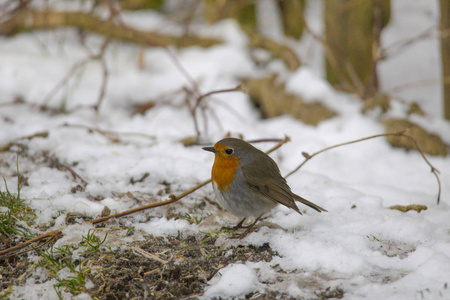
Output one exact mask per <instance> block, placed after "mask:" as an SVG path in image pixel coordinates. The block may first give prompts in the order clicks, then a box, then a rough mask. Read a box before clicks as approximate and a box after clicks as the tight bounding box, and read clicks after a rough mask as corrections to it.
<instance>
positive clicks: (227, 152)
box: [225, 148, 233, 155]
mask: <svg viewBox="0 0 450 300" xmlns="http://www.w3.org/2000/svg"><path fill="white" fill-rule="evenodd" d="M225 153H226V154H228V155H231V154H233V149H231V148H230V149H227V150H225Z"/></svg>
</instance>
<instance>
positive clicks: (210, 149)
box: [202, 147, 217, 153]
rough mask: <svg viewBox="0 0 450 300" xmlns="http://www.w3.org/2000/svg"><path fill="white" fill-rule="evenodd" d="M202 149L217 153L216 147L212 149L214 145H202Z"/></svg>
mask: <svg viewBox="0 0 450 300" xmlns="http://www.w3.org/2000/svg"><path fill="white" fill-rule="evenodd" d="M202 149H203V150H205V151H210V152H213V153H217V151H216V149H214V147H203V148H202Z"/></svg>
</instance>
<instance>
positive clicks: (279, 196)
mask: <svg viewBox="0 0 450 300" xmlns="http://www.w3.org/2000/svg"><path fill="white" fill-rule="evenodd" d="M268 170H271V169H270V168H265V169H263V168H261V167H259V168H258V167H256V169H255V167H254V166H252V172H248V169H246V167H245V166H244V167H242V173H243V175H244V179H245V181H246V182H247V183H248V185H249V186H250V188H251V189H253V190H254V191H256V192H259V193H261V194H262V195H264V196H266V197H268V198H270V199H272V200H273V201H275V202H278V203H280V204H283V205H284V206H287V207H289V208H292V209H293V210H295V211H296V212H298V213H299V214H301V212H300V210H299V209H298V207H297V205H296V204H295V201H294V194H293V193H292V191H291V189H290V188H289V186H288V184H287V183H286V180H285V179H284V178H283V177H282V176H281V175H280V174H279V172H278V168H277V169H276V173H275V172H271V171H268Z"/></svg>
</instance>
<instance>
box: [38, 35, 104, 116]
mask: <svg viewBox="0 0 450 300" xmlns="http://www.w3.org/2000/svg"><path fill="white" fill-rule="evenodd" d="M109 41H110V40H109V38H107V39H105V40H104V41H103V44H102V45H101V47H100V50H99V52H98V53H94V54H91V55H89V56H88V57H86V58H84V59H82V60H80V61H78V62H76V63H75V64H74V65H73V66H72V68H70V70H69V72H67V74H66V76H64V78H63V79H62V80H61V81H60V82H59V83H58V84H57V85H56V86H55V87H54V88H53V89H52V90H51V91H50V92H49V93H48V94H47V95H46V96H45V98H44V100H43V101H42V103H43V104H42V105H41V109H43V110H45V109H46V108H47V104H48V102H49V101H50V100H51V99H52V98H53V97H54V96H55V95H56V93H57V92H58V91H59V90H60V89H61V88H62V87H63V86H64V85H65V84H66V83H67V82H68V81H69V79H70V78H71V77H72V76H73V75H74V74H75V73H76V72H77V71H78V69H80V68H81V67H83V66H84V65H86V64H87V63H89V62H90V61H95V60H97V61H100V64H101V66H102V70H103V79H102V83H101V86H100V95H99V98H98V100H97V103H96V104H95V105H94V108H95V110H96V111H98V108H99V106H100V104H101V101H102V99H103V97H104V94H105V89H106V80H107V77H108V70H107V68H106V64H105V61H104V60H103V54H104V53H105V50H106V48H107V46H108V44H109Z"/></svg>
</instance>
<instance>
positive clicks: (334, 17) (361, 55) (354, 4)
mask: <svg viewBox="0 0 450 300" xmlns="http://www.w3.org/2000/svg"><path fill="white" fill-rule="evenodd" d="M324 4H325V12H324V14H325V36H326V44H327V45H326V47H328V50H329V51H328V53H329V55H328V56H327V58H326V73H327V79H328V81H329V82H330V83H331V84H333V85H334V86H336V87H338V88H342V89H344V90H347V91H351V92H356V93H358V94H359V95H360V96H362V97H364V98H365V97H370V96H373V95H374V94H375V93H376V91H377V90H378V78H377V73H376V62H377V59H376V56H375V53H376V51H377V50H378V47H379V35H380V31H381V28H382V27H384V26H385V25H386V24H387V22H388V20H389V14H390V11H389V7H390V1H389V0H326V1H324ZM380 10H381V12H380Z"/></svg>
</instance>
